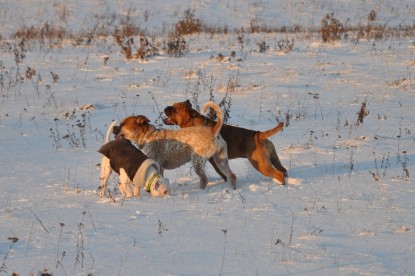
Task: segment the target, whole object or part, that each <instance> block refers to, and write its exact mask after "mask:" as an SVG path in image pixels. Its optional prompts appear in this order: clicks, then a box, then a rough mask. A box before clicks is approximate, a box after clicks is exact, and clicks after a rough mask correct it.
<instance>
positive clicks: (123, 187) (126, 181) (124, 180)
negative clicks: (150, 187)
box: [119, 168, 133, 197]
mask: <svg viewBox="0 0 415 276" xmlns="http://www.w3.org/2000/svg"><path fill="white" fill-rule="evenodd" d="M119 187H120V191H121V193H122V194H123V196H125V197H132V196H133V192H132V191H131V180H130V178H128V175H127V173H126V172H125V170H124V169H123V168H121V169H120V186H119Z"/></svg>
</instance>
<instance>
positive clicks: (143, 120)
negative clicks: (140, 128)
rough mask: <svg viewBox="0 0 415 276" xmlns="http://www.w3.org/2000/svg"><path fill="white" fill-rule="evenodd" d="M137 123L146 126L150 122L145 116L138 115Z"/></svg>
mask: <svg viewBox="0 0 415 276" xmlns="http://www.w3.org/2000/svg"><path fill="white" fill-rule="evenodd" d="M135 121H136V123H137V124H139V125H144V124H147V123H149V122H150V120H149V119H148V118H147V117H146V116H144V115H138V116H137V119H136V120H135Z"/></svg>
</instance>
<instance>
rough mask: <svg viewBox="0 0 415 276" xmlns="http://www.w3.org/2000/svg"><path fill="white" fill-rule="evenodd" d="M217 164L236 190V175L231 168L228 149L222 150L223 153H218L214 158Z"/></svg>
mask: <svg viewBox="0 0 415 276" xmlns="http://www.w3.org/2000/svg"><path fill="white" fill-rule="evenodd" d="M213 159H214V160H215V164H216V165H217V166H218V168H219V169H220V171H221V173H222V174H223V175H226V179H227V180H228V182H229V183H230V184H231V186H232V189H234V190H236V175H235V174H234V173H233V172H232V170H231V168H230V167H229V160H228V153H227V150H226V148H224V149H222V151H221V152H218V153H217V154H215V155H214V156H213ZM222 174H221V175H222Z"/></svg>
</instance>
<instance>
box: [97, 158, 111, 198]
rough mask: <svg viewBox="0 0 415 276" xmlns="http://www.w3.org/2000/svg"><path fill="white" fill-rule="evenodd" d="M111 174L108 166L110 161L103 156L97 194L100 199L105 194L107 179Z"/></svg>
mask: <svg viewBox="0 0 415 276" xmlns="http://www.w3.org/2000/svg"><path fill="white" fill-rule="evenodd" d="M111 173H112V169H111V166H110V160H109V159H108V158H107V157H105V156H104V157H102V160H101V174H100V179H101V188H100V192H99V196H100V197H104V196H105V193H106V191H107V183H108V179H109V178H110V176H111Z"/></svg>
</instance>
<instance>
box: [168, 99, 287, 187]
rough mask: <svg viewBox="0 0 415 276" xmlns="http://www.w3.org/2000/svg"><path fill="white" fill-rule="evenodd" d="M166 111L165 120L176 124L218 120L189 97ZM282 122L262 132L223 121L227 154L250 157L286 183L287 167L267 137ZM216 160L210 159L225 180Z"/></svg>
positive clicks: (266, 172) (267, 173)
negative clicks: (199, 109) (201, 112)
mask: <svg viewBox="0 0 415 276" xmlns="http://www.w3.org/2000/svg"><path fill="white" fill-rule="evenodd" d="M164 113H165V114H166V116H167V117H168V119H166V120H165V122H164V123H165V124H175V125H178V126H180V127H182V128H187V127H194V126H201V125H205V126H210V127H213V126H214V125H215V124H216V122H215V121H213V120H211V119H209V118H207V117H206V116H203V115H201V114H200V113H199V112H197V111H196V110H194V109H193V108H192V105H191V103H190V101H189V100H187V101H184V102H179V103H175V104H173V106H168V107H166V108H165V109H164ZM283 126H284V124H283V123H280V124H278V126H276V127H275V128H273V129H270V130H268V131H263V132H262V131H254V130H250V129H246V128H241V127H236V126H230V125H225V124H224V125H223V126H222V129H221V132H220V134H221V136H222V137H223V139H225V141H226V143H227V145H228V158H229V159H234V158H241V157H243V158H247V159H248V160H249V162H251V164H252V166H253V167H254V168H255V169H256V170H257V171H259V172H260V173H262V174H263V175H265V176H268V177H272V178H274V179H276V180H278V181H279V182H280V183H281V184H285V179H284V176H287V170H286V169H285V168H284V167H283V166H282V165H281V162H280V159H279V157H278V155H277V152H276V151H275V147H274V144H273V143H272V142H271V141H269V140H268V139H267V138H268V137H270V136H272V135H274V134H276V133H277V132H279V131H280V130H281V129H282V128H283ZM213 161H214V160H209V162H210V163H211V164H212V166H213V167H214V168H215V170H216V172H218V173H219V174H220V175H221V176H222V178H224V179H225V180H226V176H225V175H223V174H222V173H221V172H220V171H219V170H217V166H216V164H215V163H214V162H213Z"/></svg>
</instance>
